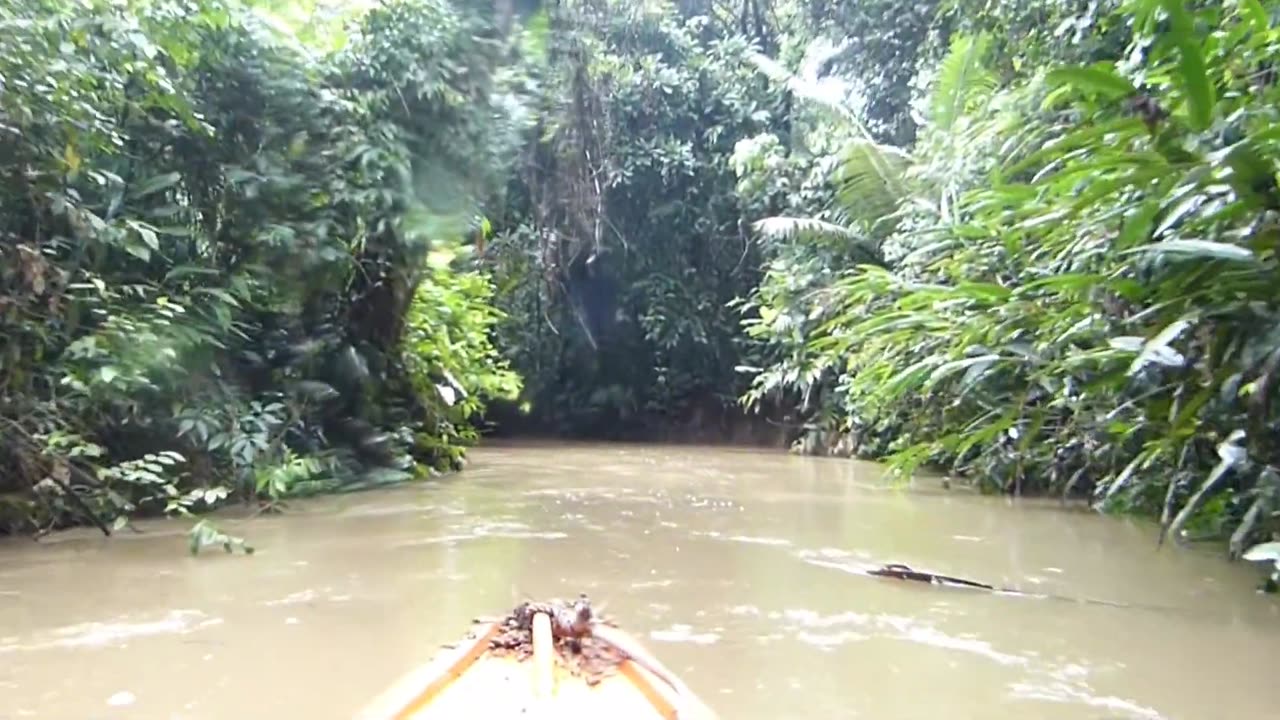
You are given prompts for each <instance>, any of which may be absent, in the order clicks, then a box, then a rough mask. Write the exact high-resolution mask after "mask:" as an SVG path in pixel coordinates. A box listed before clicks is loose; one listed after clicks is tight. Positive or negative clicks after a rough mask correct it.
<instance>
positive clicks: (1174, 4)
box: [1160, 0, 1217, 131]
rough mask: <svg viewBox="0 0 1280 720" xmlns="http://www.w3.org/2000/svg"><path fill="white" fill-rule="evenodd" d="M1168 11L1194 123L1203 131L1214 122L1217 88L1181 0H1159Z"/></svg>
mask: <svg viewBox="0 0 1280 720" xmlns="http://www.w3.org/2000/svg"><path fill="white" fill-rule="evenodd" d="M1160 4H1161V6H1162V7H1163V8H1164V11H1165V12H1166V13H1168V15H1169V36H1170V38H1171V39H1172V40H1173V43H1174V45H1176V46H1177V48H1178V56H1179V62H1178V72H1179V76H1178V77H1179V79H1180V80H1181V85H1182V92H1183V93H1185V94H1186V96H1187V111H1188V114H1189V115H1190V117H1191V126H1192V127H1193V128H1195V129H1196V130H1197V131H1204V130H1207V129H1208V128H1209V125H1211V124H1212V123H1213V111H1214V107H1215V105H1216V104H1217V92H1216V91H1215V90H1214V86H1213V82H1212V81H1211V80H1210V78H1209V70H1208V66H1207V64H1206V63H1205V59H1204V48H1203V47H1202V45H1201V43H1200V41H1199V39H1198V38H1197V37H1196V33H1195V24H1194V22H1193V20H1192V18H1191V14H1190V13H1189V12H1187V8H1186V5H1184V4H1183V2H1182V0H1160Z"/></svg>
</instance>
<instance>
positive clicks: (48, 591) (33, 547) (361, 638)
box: [0, 445, 1280, 720]
mask: <svg viewBox="0 0 1280 720" xmlns="http://www.w3.org/2000/svg"><path fill="white" fill-rule="evenodd" d="M225 525H226V527H227V529H229V530H233V531H235V532H238V533H240V534H242V535H245V536H246V537H247V538H248V539H249V540H251V541H252V542H253V543H254V544H256V545H257V547H258V552H257V554H255V555H253V556H249V557H246V556H241V555H236V556H228V555H225V554H224V553H221V552H220V551H219V552H215V553H209V554H208V555H204V554H202V555H201V556H199V557H194V558H193V557H190V556H189V555H187V554H186V553H185V537H184V534H183V533H184V531H185V528H186V525H185V524H183V523H179V522H165V521H158V522H151V523H147V524H145V525H144V529H145V530H146V532H145V533H144V534H140V535H131V534H128V533H125V534H121V535H120V536H118V537H116V538H113V539H110V540H107V539H103V538H100V537H94V536H93V535H92V534H91V533H88V532H80V531H75V532H70V533H66V534H62V535H59V536H56V537H53V538H48V539H46V540H45V541H43V542H41V543H39V544H36V543H32V542H31V541H29V540H21V541H19V540H10V541H6V542H4V543H0V718H6V719H8V718H28V717H31V718H50V719H53V720H63V719H65V720H73V719H75V720H85V719H89V718H131V719H137V720H151V719H156V720H160V719H164V720H176V719H178V718H182V719H192V718H203V719H212V718H248V717H267V716H270V717H276V718H346V717H350V716H351V714H352V713H353V712H354V711H355V710H356V709H357V708H358V707H359V706H360V705H361V704H362V703H363V702H365V701H367V700H368V699H369V698H370V697H371V696H373V695H374V694H375V693H377V692H379V691H380V690H382V689H383V688H384V687H385V686H386V685H387V684H388V683H390V682H391V681H392V680H393V679H395V678H396V677H397V676H398V675H399V674H401V673H403V672H405V671H406V670H408V669H410V668H411V667H413V666H414V665H415V664H417V663H420V662H422V661H424V660H426V659H427V658H428V657H429V656H430V654H431V653H432V652H434V651H435V649H436V648H437V647H438V646H439V645H440V644H442V643H446V642H449V641H451V640H453V639H456V638H457V637H458V636H459V635H460V634H461V633H462V632H463V631H464V630H465V628H466V627H467V625H468V623H469V621H470V619H471V618H472V617H473V616H474V615H477V614H499V613H501V612H504V611H506V610H507V609H509V608H510V607H512V606H513V605H515V604H516V603H517V602H518V601H519V600H521V599H523V598H525V597H530V596H531V597H536V598H549V597H564V596H571V595H574V594H576V593H577V592H579V591H583V592H586V593H588V594H589V595H590V596H591V597H592V598H593V599H594V601H595V602H596V603H597V604H604V605H605V607H604V608H603V610H604V612H605V613H607V614H608V615H610V616H612V617H613V618H615V619H616V620H617V621H618V623H619V624H620V625H622V626H624V627H625V628H626V629H628V630H631V631H633V632H634V633H636V634H637V635H638V636H640V637H641V638H643V639H644V640H645V641H646V642H647V644H648V645H649V646H650V648H651V649H652V650H653V651H654V652H656V653H657V654H658V655H659V657H661V658H662V659H663V660H664V661H666V662H667V664H668V665H670V666H671V667H672V668H673V669H674V670H676V671H677V672H678V673H680V674H681V675H683V677H684V678H685V679H686V680H687V681H688V683H689V684H690V685H691V686H692V687H693V689H694V690H695V691H697V692H698V693H700V694H701V695H702V696H703V697H704V698H705V699H706V700H707V701H708V703H709V704H711V705H712V706H713V707H714V708H715V709H716V710H718V711H719V712H720V714H721V716H722V717H723V718H725V719H726V720H729V719H731V718H737V719H740V720H752V719H756V718H761V719H763V718H869V719H876V720H889V719H898V718H920V719H922V720H924V719H929V720H933V719H935V718H943V717H945V718H952V719H959V718H973V719H975V720H977V719H979V718H980V719H982V720H1005V719H1006V718H1008V719H1010V720H1012V719H1014V718H1017V719H1018V720H1024V719H1025V718H1045V719H1047V720H1056V719H1064V720H1065V719H1072V720H1076V719H1079V720H1086V719H1087V720H1101V719H1103V718H1107V719H1112V718H1150V719H1156V718H1171V719H1172V718H1178V719H1180V720H1197V719H1201V718H1203V719H1204V720H1217V719H1219V718H1232V719H1233V720H1239V719H1243V718H1260V719H1261V718H1274V717H1276V716H1277V710H1276V707H1277V706H1276V704H1275V703H1276V699H1275V698H1276V696H1275V670H1276V668H1277V667H1280V610H1278V605H1277V603H1276V601H1275V600H1274V599H1272V598H1268V597H1264V596H1259V595H1257V594H1255V593H1253V592H1252V588H1253V586H1254V585H1255V584H1256V582H1257V579H1258V574H1257V571H1256V570H1255V569H1253V568H1249V567H1245V566H1243V565H1231V564H1228V563H1225V562H1222V561H1221V560H1219V559H1218V558H1216V557H1214V556H1212V555H1210V554H1209V553H1204V552H1195V551H1178V550H1171V549H1170V548H1165V549H1164V550H1157V549H1156V547H1155V543H1154V541H1153V538H1154V536H1153V533H1152V531H1151V527H1150V526H1149V525H1145V524H1140V523H1133V522H1126V521H1123V520H1119V519H1115V518H1105V517H1099V516H1096V515H1094V514H1091V513H1088V512H1070V511H1063V510H1062V509H1060V508H1059V507H1058V505H1057V504H1056V503H1053V502H1011V501H1007V500H1002V499H993V498H983V497H977V496H972V495H969V494H966V493H962V492H957V491H951V492H947V491H943V490H940V489H936V488H931V487H929V486H928V485H927V484H925V486H924V487H922V488H921V489H917V490H911V491H903V490H901V489H890V488H888V486H887V485H886V484H885V482H884V481H883V479H882V477H881V471H880V470H879V469H878V468H877V467H876V466H874V465H869V464H862V463H856V462H849V461H845V460H836V459H821V458H801V457H794V456H788V455H785V454H781V453H777V452H771V451H755V450H739V449H723V448H720V449H713V448H700V447H658V446H628V445H594V446H593V445H517V446H506V445H504V446H491V447H487V448H484V449H481V450H479V451H477V452H475V453H474V454H473V461H472V464H471V466H470V467H469V468H468V469H467V470H466V471H465V472H463V473H462V474H460V475H458V476H455V477H452V478H449V479H447V480H443V481H440V482H436V483H433V484H429V485H420V486H414V487H405V488H398V489H394V490H388V491H378V492H370V493H361V494H353V495H347V496H341V497H330V498H323V499H319V500H314V501H307V502H300V503H296V504H295V505H294V506H293V507H292V508H291V511H290V512H289V514H287V515H284V516H276V517H258V518H253V519H250V520H233V519H229V520H226V521H225ZM883 562H902V563H907V564H909V565H912V566H915V567H919V568H923V569H928V570H932V571H934V572H939V573H948V574H952V575H958V576H963V577H969V578H973V579H979V580H983V581H986V582H991V583H994V584H997V585H1006V586H1011V587H1015V588H1018V589H1023V590H1030V591H1035V592H1042V593H1057V594H1061V595H1069V596H1083V597H1092V598H1098V599H1103V600H1108V601H1113V602H1123V603H1129V604H1132V605H1134V607H1126V608H1117V607H1112V606H1107V605H1094V604H1081V603H1075V602H1068V601H1061V600H1038V599H1031V598H1023V597H1008V596H997V595H991V594H988V593H983V592H974V591H964V590H947V589H942V588H934V587H927V586H917V585H914V584H910V583H904V582H901V581H894V580H885V579H873V578H868V577H864V576H861V575H858V574H856V570H857V569H858V568H864V567H868V566H870V565H873V564H876V563H883ZM851 571H854V572H851Z"/></svg>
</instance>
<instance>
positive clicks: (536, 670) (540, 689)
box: [356, 613, 715, 720]
mask: <svg viewBox="0 0 1280 720" xmlns="http://www.w3.org/2000/svg"><path fill="white" fill-rule="evenodd" d="M501 630H502V624H501V623H500V622H486V623H482V624H480V625H477V626H476V627H475V628H473V629H472V630H471V632H469V633H468V634H467V635H466V636H465V638H464V639H463V641H462V642H460V643H458V644H456V645H453V646H451V647H449V648H448V649H446V650H445V651H443V652H441V653H440V654H438V655H437V656H436V657H435V658H434V659H432V660H431V661H430V662H428V663H427V664H426V665H424V666H422V667H420V668H418V669H416V670H414V671H412V672H410V673H408V674H407V675H405V676H404V677H403V678H401V679H400V680H399V681H397V682H396V683H395V684H394V685H392V686H391V687H390V688H389V689H388V690H387V691H386V692H384V693H383V694H382V695H381V696H379V697H378V698H377V699H376V700H374V701H373V702H372V703H371V704H370V705H369V706H368V707H366V708H365V709H364V710H363V711H361V712H360V713H359V714H358V715H357V716H356V717H357V720H411V719H412V720H444V719H445V718H451V719H453V718H456V719H458V720H461V719H463V718H495V719H497V718H543V717H545V718H553V717H554V718H555V720H578V719H579V718H583V719H585V718H592V720H599V719H601V718H607V720H657V719H658V718H664V719H666V720H715V715H714V714H713V713H712V712H711V711H710V709H709V708H707V706H706V705H704V704H703V703H702V702H701V701H700V700H698V699H697V698H695V697H693V696H692V694H691V693H690V691H689V690H688V688H687V687H684V686H683V683H680V682H679V681H677V682H676V686H674V687H673V685H672V684H671V683H668V682H666V681H664V680H662V679H661V678H660V677H659V674H663V673H667V674H669V671H667V670H666V669H665V668H662V669H661V670H659V671H658V672H659V674H655V673H654V672H650V671H649V670H648V669H647V668H646V667H644V665H643V664H642V663H641V662H637V661H635V660H633V659H631V658H629V657H628V658H626V659H624V660H622V661H621V662H620V663H619V664H618V665H617V666H616V667H615V669H614V671H613V672H612V673H610V674H608V675H607V676H606V677H604V678H602V679H598V680H597V681H596V682H595V683H589V682H588V681H587V680H586V679H584V678H583V677H581V676H580V675H579V674H576V673H574V672H573V671H572V670H571V669H570V668H569V667H568V666H567V664H566V663H565V662H564V661H563V658H561V657H560V655H559V653H558V652H557V651H556V649H555V647H554V640H553V638H552V630H551V621H550V619H549V618H548V617H547V615H546V614H544V613H538V614H537V615H535V616H534V621H533V628H532V646H533V652H532V654H531V656H530V657H528V658H527V659H523V660H521V659H518V658H517V657H516V656H515V655H513V654H511V653H497V652H494V651H493V650H492V649H491V645H490V643H491V641H492V640H493V639H494V638H495V637H496V636H498V634H499V633H500V632H501ZM610 632H611V634H613V635H615V636H616V635H617V634H619V633H621V631H619V630H617V629H616V628H611V629H610ZM628 637H629V636H628ZM628 645H630V646H634V647H639V645H638V644H637V643H635V641H634V640H628ZM650 657H651V656H650ZM653 662H656V661H653Z"/></svg>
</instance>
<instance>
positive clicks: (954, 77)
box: [930, 34, 999, 132]
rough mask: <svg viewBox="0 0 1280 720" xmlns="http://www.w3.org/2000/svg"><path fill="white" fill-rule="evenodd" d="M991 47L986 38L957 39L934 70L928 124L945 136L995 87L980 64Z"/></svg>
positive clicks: (968, 36)
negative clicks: (936, 72)
mask: <svg viewBox="0 0 1280 720" xmlns="http://www.w3.org/2000/svg"><path fill="white" fill-rule="evenodd" d="M990 46H991V38H990V36H988V35H985V34H982V35H957V36H956V37H954V38H952V40H951V48H950V49H949V50H948V51H947V56H946V57H945V58H944V59H943V60H942V64H941V65H940V66H939V68H938V77H937V80H936V81H935V84H934V88H933V98H932V102H931V117H930V120H931V121H932V122H933V125H934V127H935V128H937V129H938V130H941V131H944V132H947V131H950V130H952V129H953V128H954V127H955V123H956V121H957V120H959V119H960V118H961V117H963V116H964V115H965V114H966V112H967V111H968V110H969V109H970V108H971V107H972V106H973V104H975V103H976V102H978V101H980V100H985V99H987V98H990V97H991V95H992V94H993V93H994V92H995V91H996V89H997V87H998V86H999V83H998V81H997V79H996V76H995V73H992V72H991V71H990V70H988V69H987V68H986V67H985V65H984V64H983V61H984V59H985V58H986V55H987V50H988V49H989V48H990Z"/></svg>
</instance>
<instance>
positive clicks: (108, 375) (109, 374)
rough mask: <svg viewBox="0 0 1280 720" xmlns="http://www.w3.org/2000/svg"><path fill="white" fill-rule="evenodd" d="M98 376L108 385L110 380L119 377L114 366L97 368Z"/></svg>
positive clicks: (118, 372)
mask: <svg viewBox="0 0 1280 720" xmlns="http://www.w3.org/2000/svg"><path fill="white" fill-rule="evenodd" d="M98 376H99V377H101V378H102V382H104V383H107V384H110V383H111V381H112V380H115V379H116V378H118V377H120V369H119V368H117V367H116V366H115V365H103V366H102V367H100V368H98Z"/></svg>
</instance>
